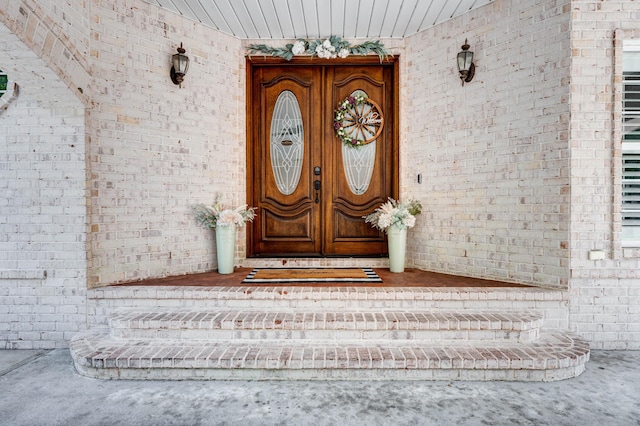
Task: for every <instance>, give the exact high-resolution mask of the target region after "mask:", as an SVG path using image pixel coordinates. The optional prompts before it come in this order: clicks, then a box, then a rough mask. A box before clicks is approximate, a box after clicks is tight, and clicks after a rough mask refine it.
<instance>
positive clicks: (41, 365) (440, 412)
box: [0, 349, 640, 426]
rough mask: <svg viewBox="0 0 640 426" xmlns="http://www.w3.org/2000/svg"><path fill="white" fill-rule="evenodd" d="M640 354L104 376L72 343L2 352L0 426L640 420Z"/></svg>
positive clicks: (611, 423)
mask: <svg viewBox="0 0 640 426" xmlns="http://www.w3.org/2000/svg"><path fill="white" fill-rule="evenodd" d="M639 366H640V351H592V353H591V361H589V362H588V363H587V371H586V372H585V373H583V374H582V375H581V376H579V377H577V378H574V379H570V380H565V381H560V382H551V383H525V382H514V383H511V382H424V381H418V382H407V381H399V382H391V381H352V382H347V381H339V382H306V381H304V382H302V381H301V382H290V381H289V382H275V381H264V382H246V381H242V382H237V381H217V382H197V381H183V382H169V381H102V380H96V379H90V378H86V377H83V376H80V375H78V374H77V373H76V372H75V370H74V368H73V365H72V362H71V356H70V355H69V351H68V350H64V349H58V350H53V351H10V350H0V425H2V426H5V425H7V426H19V425H29V426H35V425H82V426H85V425H136V426H146V425H243V426H244V425H276V424H277V425H394V426H397V425H554V426H555V425H580V426H588V425H601V426H605V425H606V426H615V425H625V426H627V425H640V368H638V367H639Z"/></svg>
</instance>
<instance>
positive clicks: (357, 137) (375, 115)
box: [333, 95, 384, 148]
mask: <svg viewBox="0 0 640 426" xmlns="http://www.w3.org/2000/svg"><path fill="white" fill-rule="evenodd" d="M383 126H384V117H383V115H382V110H381V108H380V106H379V105H378V104H377V103H376V102H374V101H373V100H372V99H370V98H368V97H366V96H363V95H350V96H348V97H346V98H345V99H344V100H343V101H342V102H340V103H339V104H338V108H337V109H336V110H335V116H334V119H333V128H334V130H335V132H336V136H338V138H339V139H340V140H341V141H342V143H343V144H345V145H347V146H350V147H355V148H357V147H359V146H362V145H367V144H369V143H371V142H373V141H374V140H376V139H377V138H378V137H379V136H380V133H382V127H383Z"/></svg>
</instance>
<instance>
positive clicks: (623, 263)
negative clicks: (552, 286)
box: [570, 0, 640, 349]
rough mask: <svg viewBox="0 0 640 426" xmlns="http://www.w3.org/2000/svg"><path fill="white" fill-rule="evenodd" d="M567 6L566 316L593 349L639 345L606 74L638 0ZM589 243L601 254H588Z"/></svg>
mask: <svg viewBox="0 0 640 426" xmlns="http://www.w3.org/2000/svg"><path fill="white" fill-rule="evenodd" d="M571 14H572V25H571V38H572V43H571V62H572V66H571V74H572V78H571V87H572V89H571V132H570V137H571V277H572V279H571V293H572V297H571V312H570V314H571V315H570V320H571V322H572V325H573V328H574V329H575V330H576V331H577V332H578V333H580V334H581V335H583V336H584V337H586V338H587V339H588V340H589V341H591V342H592V343H591V345H592V347H593V348H594V349H640V249H638V248H635V249H634V248H625V249H623V248H622V245H621V241H620V206H619V205H618V204H617V203H619V202H620V170H621V167H620V164H621V161H620V133H619V132H616V133H614V131H613V130H614V129H615V128H616V126H618V125H619V122H620V120H621V116H620V109H621V105H620V103H619V99H615V98H614V81H615V84H620V81H621V80H620V78H619V77H618V78H616V79H615V80H614V79H613V78H612V75H613V74H614V72H615V68H614V64H615V62H616V61H617V62H618V64H620V63H621V61H620V59H621V55H620V54H621V51H620V50H617V52H614V37H616V38H618V40H619V41H621V40H622V39H623V38H624V37H628V38H634V39H640V3H638V2H633V1H615V0H607V1H605V2H601V1H572V2H571ZM616 30H618V31H617V35H615V34H616ZM618 68H619V67H618ZM618 72H619V70H618ZM614 101H616V102H618V103H615V102H614ZM612 112H614V114H613V115H612ZM612 201H613V204H612ZM590 250H603V251H604V252H605V256H606V259H605V260H597V261H593V260H589V258H588V255H589V251H590Z"/></svg>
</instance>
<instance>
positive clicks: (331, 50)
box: [248, 35, 391, 62]
mask: <svg viewBox="0 0 640 426" xmlns="http://www.w3.org/2000/svg"><path fill="white" fill-rule="evenodd" d="M248 49H249V54H252V53H262V54H263V55H265V56H273V57H277V58H282V59H285V60H287V61H290V60H291V59H293V57H294V56H300V55H311V56H318V57H319V58H324V59H333V58H338V57H339V58H346V57H348V56H349V55H368V54H370V53H375V54H376V55H378V57H379V58H380V62H382V61H383V60H385V59H387V58H388V57H389V56H391V55H390V54H389V52H387V49H385V47H384V45H383V44H382V43H380V40H375V41H366V42H364V43H362V44H357V45H354V46H352V45H351V44H350V43H349V42H348V41H346V40H343V39H342V38H341V37H338V36H335V35H332V36H331V37H329V38H327V39H325V40H321V39H315V40H305V39H297V40H296V41H295V43H289V44H287V45H286V46H285V47H272V46H267V45H266V44H251V45H249V46H248Z"/></svg>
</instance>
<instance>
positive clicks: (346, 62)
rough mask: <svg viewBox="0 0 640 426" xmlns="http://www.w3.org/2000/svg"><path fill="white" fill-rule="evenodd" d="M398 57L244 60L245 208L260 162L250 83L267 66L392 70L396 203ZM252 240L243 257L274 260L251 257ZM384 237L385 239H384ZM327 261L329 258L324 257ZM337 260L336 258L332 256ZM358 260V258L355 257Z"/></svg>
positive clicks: (397, 190) (251, 199) (395, 192)
mask: <svg viewBox="0 0 640 426" xmlns="http://www.w3.org/2000/svg"><path fill="white" fill-rule="evenodd" d="M399 63H400V61H399V57H398V55H395V56H390V57H388V58H386V59H384V60H381V59H380V58H379V57H378V56H373V55H369V56H355V55H354V56H350V57H348V58H344V59H343V58H335V59H319V58H315V57H314V58H310V57H308V56H305V57H294V58H292V59H291V60H290V61H287V60H284V59H280V58H273V57H266V56H247V57H246V68H245V69H246V76H245V81H246V83H245V85H246V87H245V89H246V105H245V107H246V108H245V109H246V112H245V116H246V120H245V122H246V139H245V146H246V159H247V163H246V187H245V189H246V200H247V204H248V205H250V206H252V205H255V204H256V203H255V200H254V191H253V190H252V187H251V183H252V182H254V180H255V176H254V170H255V167H254V166H255V162H256V161H260V159H257V158H255V156H254V152H255V151H254V149H253V148H254V147H253V142H252V135H253V132H254V125H256V124H255V123H254V117H253V114H252V105H253V90H252V87H251V85H252V82H253V73H254V70H255V69H256V68H257V67H269V66H279V67H283V66H291V67H295V66H309V65H328V66H366V65H371V66H381V65H382V66H388V67H391V74H392V75H393V84H392V93H393V99H394V102H393V132H392V134H393V138H392V139H393V140H392V144H393V145H392V149H393V152H394V153H395V155H394V156H393V158H391V159H390V161H391V166H392V168H393V171H392V191H391V192H392V195H391V196H392V197H393V198H395V199H397V198H398V194H399V193H400V182H399V181H400V81H399V80H400V70H399ZM327 125H328V124H327V123H323V124H322V126H323V127H325V126H327ZM251 226H252V223H251V222H249V223H247V227H251ZM253 237H254V233H253V232H252V231H251V230H249V229H247V232H246V238H247V240H246V257H262V258H269V257H273V256H269V255H256V254H254V253H253V247H254V245H253ZM385 237H386V236H385ZM325 257H329V256H325ZM331 257H336V256H331ZM339 257H354V256H339ZM356 257H360V256H356Z"/></svg>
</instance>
